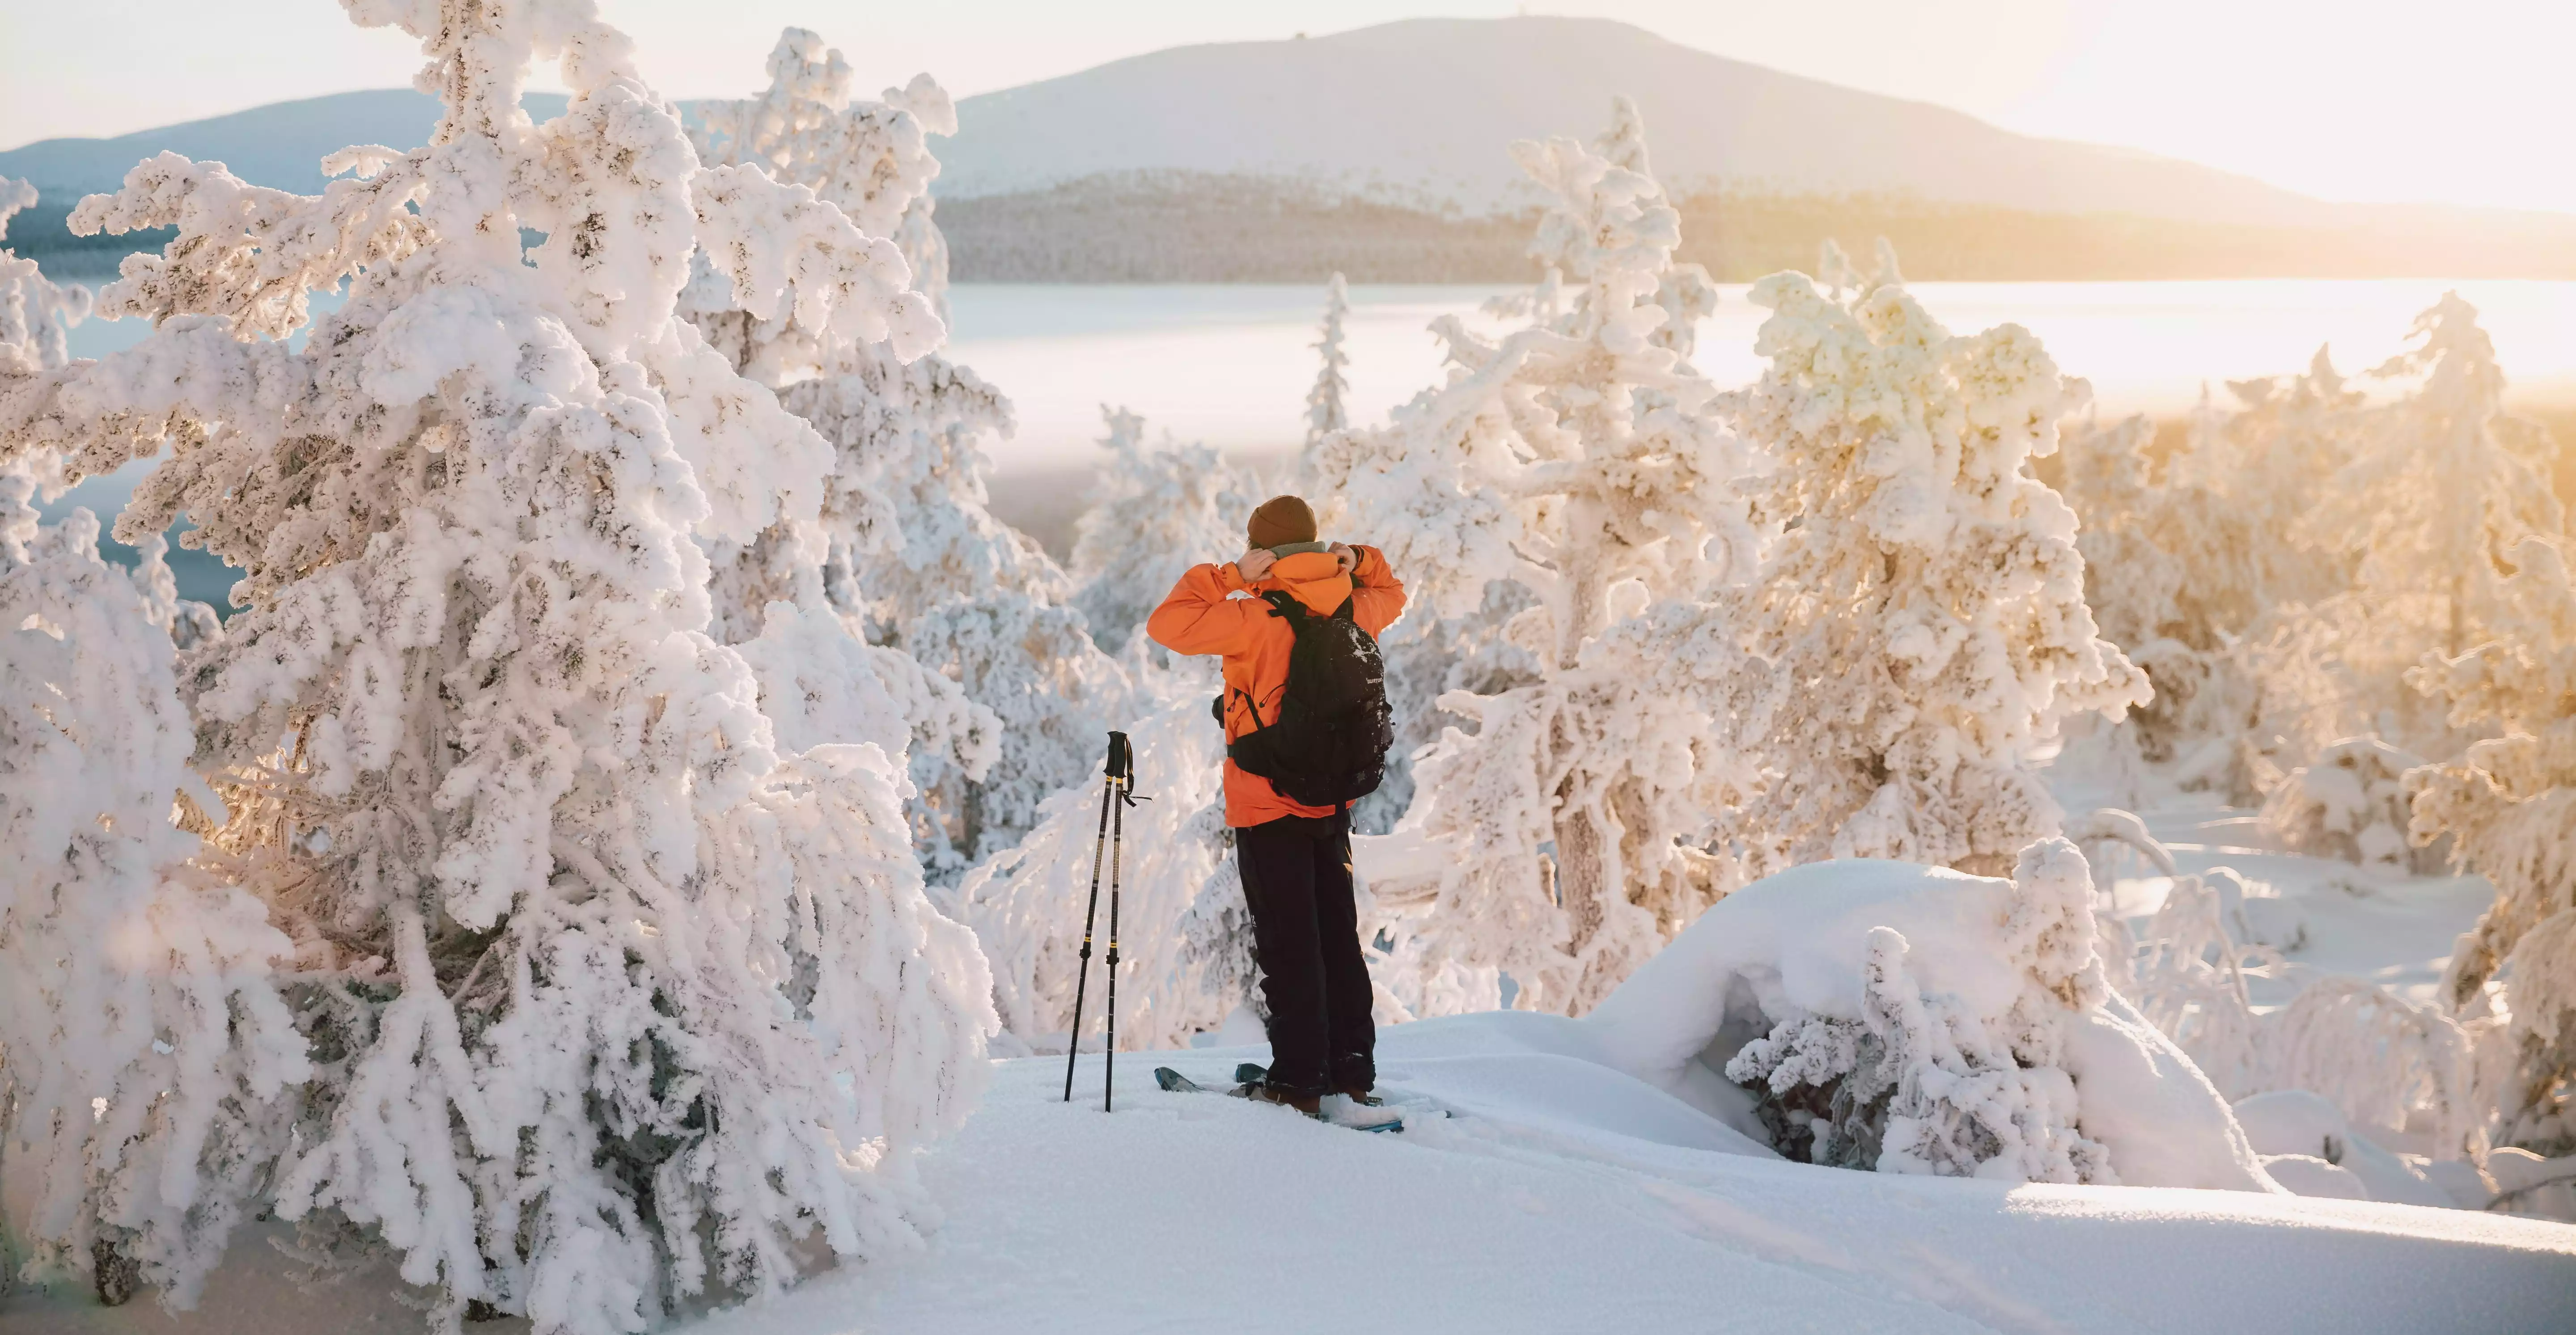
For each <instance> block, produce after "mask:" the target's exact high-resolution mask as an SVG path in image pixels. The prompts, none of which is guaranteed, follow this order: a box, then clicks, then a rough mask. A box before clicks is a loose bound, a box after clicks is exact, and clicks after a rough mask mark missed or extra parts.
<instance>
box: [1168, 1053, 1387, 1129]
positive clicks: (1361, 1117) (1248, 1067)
mask: <svg viewBox="0 0 2576 1335" xmlns="http://www.w3.org/2000/svg"><path fill="white" fill-rule="evenodd" d="M1235 1074H1236V1075H1238V1076H1242V1075H1251V1076H1253V1077H1254V1078H1253V1079H1249V1080H1241V1081H1238V1082H1237V1083H1236V1084H1235V1086H1234V1087H1233V1088H1232V1089H1210V1088H1209V1087H1207V1086H1206V1085H1202V1084H1200V1083H1199V1082H1197V1081H1195V1080H1192V1079H1190V1078H1189V1077H1188V1076H1185V1075H1183V1074H1181V1073H1180V1072H1178V1071H1175V1070H1173V1069H1172V1068H1171V1067H1168V1066H1157V1067H1155V1068H1154V1083H1155V1084H1156V1085H1158V1086H1160V1087H1161V1088H1162V1089H1163V1091H1164V1092H1165V1093H1169V1094H1224V1095H1227V1096H1228V1097H1231V1098H1238V1099H1257V1100H1260V1101H1262V1102H1265V1103H1277V1104H1279V1105H1281V1106H1282V1107H1296V1105H1295V1104H1293V1103H1290V1102H1288V1100H1287V1099H1285V1098H1283V1097H1280V1096H1279V1095H1277V1094H1276V1093H1274V1092H1272V1091H1269V1090H1268V1089H1267V1088H1266V1087H1265V1086H1264V1085H1263V1084H1262V1082H1261V1080H1260V1078H1259V1077H1261V1076H1264V1075H1267V1074H1268V1072H1267V1071H1265V1070H1264V1069H1263V1068H1261V1067H1259V1066H1256V1065H1254V1064H1253V1063H1251V1062H1245V1063H1244V1064H1243V1065H1241V1066H1239V1067H1236V1068H1235ZM1325 1097H1326V1098H1329V1099H1331V1100H1333V1101H1334V1102H1335V1103H1338V1104H1343V1105H1347V1108H1346V1109H1345V1110H1344V1111H1343V1112H1342V1113H1341V1114H1340V1115H1338V1116H1328V1115H1326V1114H1325V1113H1324V1112H1323V1111H1321V1110H1320V1109H1319V1110H1318V1111H1316V1112H1311V1113H1306V1115H1307V1116H1309V1117H1312V1118H1314V1119H1315V1120H1317V1121H1319V1122H1324V1123H1327V1124H1329V1125H1332V1126H1340V1127H1348V1128H1350V1129H1351V1130H1354V1131H1402V1130H1403V1129H1404V1117H1403V1115H1402V1114H1400V1113H1398V1112H1396V1111H1395V1110H1394V1109H1392V1108H1384V1105H1382V1104H1379V1103H1377V1101H1376V1100H1374V1099H1372V1100H1370V1101H1369V1103H1368V1104H1366V1105H1362V1104H1358V1103H1353V1102H1352V1101H1351V1099H1350V1098H1349V1096H1348V1095H1343V1094H1331V1095H1326V1096H1325ZM1380 1109H1383V1113H1382V1115H1379V1110H1380ZM1298 1111H1299V1112H1305V1109H1303V1108H1299V1109H1298Z"/></svg>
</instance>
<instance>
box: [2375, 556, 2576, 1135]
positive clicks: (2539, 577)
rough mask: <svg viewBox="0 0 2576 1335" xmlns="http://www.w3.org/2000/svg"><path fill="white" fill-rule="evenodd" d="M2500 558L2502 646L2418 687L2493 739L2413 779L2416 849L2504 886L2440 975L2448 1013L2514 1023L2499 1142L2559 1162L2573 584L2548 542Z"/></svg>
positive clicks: (2570, 901) (2439, 668) (2573, 967)
mask: <svg viewBox="0 0 2576 1335" xmlns="http://www.w3.org/2000/svg"><path fill="white" fill-rule="evenodd" d="M2504 556H2505V560H2506V562H2507V563H2508V565H2507V567H2506V568H2507V569H2508V570H2510V572H2511V573H2510V574H2499V575H2498V577H2497V582H2496V586H2495V588H2494V589H2493V593H2494V594H2495V596H2496V599H2497V601H2496V602H2494V603H2491V604H2489V605H2488V606H2489V608H2490V609H2491V610H2490V611H2489V613H2488V615H2487V616H2486V617H2485V618H2483V619H2484V620H2485V621H2486V622H2487V624H2489V625H2490V626H2492V627H2493V628H2494V630H2495V633H2496V638H2495V639H2493V640H2490V641H2488V642H2486V643H2484V644H2481V645H2479V646H2477V647H2475V648H2473V649H2471V650H2469V651H2468V652H2466V653H2464V654H2460V655H2458V656H2457V657H2452V658H2447V659H2445V658H2443V657H2441V656H2438V655H2436V656H2434V657H2433V658H2431V659H2430V660H2428V661H2427V662H2426V663H2424V664H2423V665H2422V666H2420V667H2419V668H2417V669H2416V671H2415V672H2414V674H2413V675H2412V677H2411V680H2412V681H2413V683H2414V684H2415V685H2416V686H2417V687H2418V688H2420V689H2422V690H2424V691H2426V692H2427V693H2429V694H2430V695H2432V696H2433V697H2434V698H2435V699H2437V700H2438V701H2440V702H2441V703H2442V704H2444V705H2445V706H2446V707H2447V708H2448V710H2449V721H2450V722H2451V724H2452V725H2453V726H2455V727H2459V728H2463V729H2473V730H2476V731H2481V732H2485V733H2487V734H2488V736H2487V738H2486V740H2483V741H2480V742H2477V743H2476V744H2474V745H2472V746H2470V747H2469V748H2468V751H2467V753H2466V754H2465V755H2463V756H2461V757H2460V758H2459V759H2458V760H2455V761H2451V762H2449V763H2446V764H2440V765H2434V766H2429V767H2426V768H2423V769H2418V770H2416V771H2414V772H2413V773H2411V774H2409V775H2408V776H2407V783H2408V786H2409V788H2410V789H2411V790H2412V795H2413V817H2414V820H2413V833H2414V837H2415V839H2416V840H2417V841H2418V842H2420V843H2430V842H2432V841H2433V840H2435V839H2439V838H2444V837H2448V838H2449V839H2450V840H2451V850H2452V855H2453V856H2454V857H2455V858H2456V859H2457V860H2458V861H2459V862H2460V863H2461V864H2462V865H2464V866H2466V867H2468V868H2469V869H2472V870H2474V871H2476V872H2478V873H2479V874H2481V875H2483V876H2485V877H2486V878H2487V879H2488V880H2489V881H2491V882H2493V883H2494V884H2495V887H2496V899H2495V903H2494V904H2493V905H2492V906H2490V907H2489V908H2488V909H2487V911H2486V913H2485V914H2484V916H2482V917H2480V918H2479V919H2478V924H2477V926H2476V927H2475V928H2473V929H2471V930H2470V931H2469V933H2468V934H2467V935H2465V936H2463V937H2461V938H2460V943H2459V946H2458V947H2457V948H2456V949H2455V950H2454V951H2453V952H2452V955H2451V963H2450V967H2449V969H2448V971H2447V972H2446V973H2445V975H2444V977H2443V980H2442V1000H2443V1001H2444V1002H2446V1003H2447V1004H2448V1005H2449V1006H2450V1007H2451V1009H2452V1010H2453V1011H2454V1012H2456V1013H2458V1014H2460V1015H2462V1016H2465V1017H2471V1018H2475V1017H2479V1016H2484V1015H2488V1014H2492V1013H2496V1012H2501V1013H2503V1014H2504V1015H2505V1016H2507V1017H2508V1022H2507V1024H2506V1026H2505V1030H2504V1035H2503V1039H2502V1041H2503V1042H2504V1043H2505V1044H2506V1045H2507V1046H2508V1048H2509V1049H2510V1060H2511V1061H2512V1063H2513V1067H2514V1070H2513V1075H2512V1078H2511V1080H2510V1081H2508V1082H2507V1085H2506V1087H2505V1088H2504V1089H2503V1090H2501V1091H2500V1099H2499V1107H2498V1108H2497V1126H2496V1138H2497V1140H2498V1141H2499V1142H2500V1143H2503V1144H2511V1145H2520V1146H2523V1147H2525V1148H2528V1149H2533V1150H2537V1151H2539V1152H2541V1153H2543V1154H2549V1155H2560V1154H2568V1153H2571V1152H2576V1109H2571V1103H2576V583H2571V581H2570V576H2569V571H2568V567H2567V561H2566V558H2565V555H2564V552H2563V550H2562V548H2561V547H2560V546H2559V545H2558V544H2556V543H2554V542H2550V541H2547V540H2544V539H2542V538H2538V537H2527V538H2524V539H2523V540H2522V541H2521V542H2519V543H2517V544H2515V545H2514V547H2513V548H2512V549H2511V550H2510V551H2508V552H2506V553H2505V554H2504ZM2499 980H2500V981H2501V982H2502V984H2503V986H2502V989H2501V991H2502V996H2501V997H2498V996H2495V995H2493V992H2494V989H2493V988H2492V987H2491V985H2492V984H2494V983H2496V982H2498V981H2499ZM2499 1003H2500V1004H2499Z"/></svg>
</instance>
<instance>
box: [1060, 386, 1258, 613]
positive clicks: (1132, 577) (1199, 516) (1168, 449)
mask: <svg viewBox="0 0 2576 1335" xmlns="http://www.w3.org/2000/svg"><path fill="white" fill-rule="evenodd" d="M1100 415H1101V418H1102V420H1103V421H1104V422H1105V423H1106V424H1107V426H1108V429H1109V434H1107V435H1106V436H1103V437H1102V438H1101V441H1100V447H1101V448H1102V449H1103V450H1106V451H1107V452H1108V454H1109V459H1108V462H1107V464H1106V465H1104V466H1103V467H1102V468H1101V470H1100V471H1099V473H1098V474H1096V475H1095V476H1094V479H1093V481H1092V484H1091V492H1090V494H1089V495H1088V496H1086V497H1085V498H1084V500H1083V511H1082V515H1081V517H1080V518H1078V519H1076V520H1075V521H1074V525H1073V577H1074V578H1075V579H1077V580H1080V581H1081V582H1082V583H1081V587H1080V588H1079V589H1077V590H1076V591H1075V592H1074V595H1073V605H1074V606H1075V607H1076V608H1079V609H1080V610H1081V612H1082V615H1083V616H1084V618H1085V619H1087V620H1089V621H1090V623H1091V638H1092V639H1093V641H1094V642H1096V643H1097V644H1099V646H1100V647H1101V649H1102V650H1104V651H1106V652H1108V653H1111V654H1116V653H1119V652H1122V651H1123V650H1125V649H1126V648H1127V647H1128V644H1129V641H1130V640H1132V639H1133V638H1134V636H1135V634H1136V628H1137V627H1139V626H1142V625H1144V624H1145V618H1146V617H1147V616H1148V615H1150V614H1151V613H1152V612H1153V610H1154V609H1155V608H1156V607H1158V606H1160V605H1161V604H1162V601H1163V599H1164V598H1165V597H1167V596H1169V595H1170V593H1171V591H1172V586H1173V585H1175V584H1177V583H1179V582H1180V578H1181V575H1182V574H1183V572H1185V571H1187V570H1188V569H1189V568H1190V567H1191V566H1194V565H1198V564H1201V563H1203V562H1207V561H1228V560H1232V559H1233V558H1234V554H1235V553H1237V552H1240V551H1242V550H1243V544H1244V541H1245V539H1244V523H1245V521H1246V520H1247V519H1248V518H1250V516H1251V514H1252V508H1253V507H1254V506H1256V505H1259V504H1260V503H1261V497H1260V495H1259V494H1257V488H1256V486H1255V484H1254V482H1253V479H1252V478H1251V476H1250V475H1249V474H1247V473H1245V472H1244V471H1243V470H1242V469H1239V468H1236V467H1235V466H1233V465H1232V464H1229V463H1227V462H1226V461H1225V460H1224V459H1223V458H1221V457H1220V456H1219V455H1218V454H1217V452H1216V451H1214V450H1212V449H1209V448H1208V447H1207V446H1205V445H1198V444H1192V445H1180V444H1175V443H1174V442H1173V441H1172V439H1171V437H1170V434H1169V433H1168V432H1167V433H1165V435H1164V439H1163V443H1162V444H1161V445H1159V446H1156V447H1153V448H1148V447H1147V446H1146V444H1145V419H1144V418H1142V417H1139V416H1137V415H1136V414H1135V413H1132V412H1129V411H1127V410H1126V409H1124V408H1111V407H1109V406H1108V405H1106V404H1103V405H1102V406H1101V409H1100ZM1140 647H1141V646H1140Z"/></svg>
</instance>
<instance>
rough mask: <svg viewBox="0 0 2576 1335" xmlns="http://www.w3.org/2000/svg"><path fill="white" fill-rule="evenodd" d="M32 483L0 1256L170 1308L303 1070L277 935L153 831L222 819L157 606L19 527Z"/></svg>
mask: <svg viewBox="0 0 2576 1335" xmlns="http://www.w3.org/2000/svg"><path fill="white" fill-rule="evenodd" d="M30 490H31V488H30V484H29V481H28V479H27V478H26V477H25V476H24V475H23V474H16V475H0V858H5V859H6V861H7V865H8V867H9V869H10V871H9V874H8V875H7V876H6V877H0V1241H10V1242H12V1245H9V1246H0V1253H19V1252H22V1251H23V1253H24V1254H16V1255H11V1256H10V1257H9V1259H10V1260H12V1261H13V1262H17V1263H29V1262H32V1263H33V1264H34V1265H35V1266H36V1273H42V1272H44V1271H47V1270H68V1271H71V1272H73V1273H81V1272H87V1273H88V1274H89V1275H90V1277H91V1281H92V1283H93V1284H94V1285H95V1287H96V1288H97V1290H98V1292H99V1294H100V1296H101V1297H102V1298H104V1299H106V1300H107V1301H109V1302H122V1301H124V1300H125V1299H126V1298H128V1297H130V1296H131V1295H132V1294H133V1292H134V1290H135V1288H136V1286H137V1284H138V1282H142V1283H149V1284H151V1285H153V1286H155V1287H158V1288H160V1289H161V1290H162V1292H163V1294H164V1296H165V1299H166V1300H167V1301H169V1302H170V1303H171V1304H172V1305H173V1306H178V1307H185V1306H188V1305H191V1304H192V1303H193V1302H194V1300H195V1297H196V1292H197V1288H198V1285H199V1283H200V1282H201V1281H202V1280H203V1278H204V1276H205V1274H206V1272H207V1270H208V1269H210V1268H211V1267H212V1266H213V1265H214V1263H215V1262H216V1260H217V1259H218V1258H219V1257H220V1256H221V1255H222V1252H223V1245H224V1239H225V1236H226V1234H227V1233H228V1232H229V1231H230V1230H231V1228H232V1226H233V1224H234V1223H235V1222H236V1221H238V1220H239V1219H240V1218H241V1217H242V1215H243V1214H244V1213H245V1211H248V1210H254V1209H257V1208H258V1205H259V1202H258V1201H257V1199H256V1197H257V1195H258V1190H259V1187H260V1185H261V1182H262V1179H263V1176H264V1172H265V1170H266V1168H267V1165H268V1163H269V1160H270V1156H271V1154H272V1153H273V1146H274V1143H275V1141H276V1139H277V1137H278V1135H279V1134H280V1133H281V1132H282V1131H283V1130H284V1128H285V1125H286V1119H285V1115H284V1111H283V1109H282V1108H281V1107H280V1106H279V1105H278V1103H277V1097H278V1095H279V1093H280V1092H281V1091H282V1090H283V1089H284V1088H285V1087H286V1086H288V1085H290V1084H293V1083H296V1082H299V1081H302V1080H304V1079H305V1078H306V1077H307V1076H308V1075H309V1074H310V1073H311V1066H310V1065H309V1063H308V1062H307V1060H306V1054H305V1039H304V1036H303V1035H301V1034H299V1033H297V1032H296V1027H295V1024H294V1023H293V1020H292V1018H291V1017H290V1016H289V1014H288V1012H287V1007H286V1004H285V1002H284V1001H283V1000H281V998H280V997H279V995H278V991H277V988H276V985H275V982H274V981H273V979H272V977H271V975H270V967H271V965H272V963H274V962H275V961H277V960H278V959H279V958H280V957H282V956H284V955H285V954H286V953H287V951H288V942H287V939H286V937H285V936H283V935H282V934H280V933H279V932H278V931H277V930H276V929H275V928H273V927H271V926H270V925H269V924H268V921H267V917H266V914H265V913H264V911H263V908H262V905H261V904H260V903H259V901H258V900H256V899H254V898H252V897H251V896H250V895H248V894H245V893H243V892H242V891H241V890H239V889H238V888H235V887H233V886H230V885H227V884H225V883H224V882H223V880H222V879H221V878H220V877H219V876H217V875H216V874H215V872H214V869H212V868H209V867H205V866H199V865H192V864H191V863H190V861H189V859H190V858H192V857H193V856H195V855H196V854H197V852H198V851H199V850H198V839H197V836H196V835H194V834H191V833H184V832H182V831H181V830H179V829H178V828H176V827H175V826H174V825H173V823H172V817H173V810H172V808H173V803H174V801H176V800H179V795H180V794H182V793H184V794H186V795H187V796H186V801H187V806H186V807H185V808H184V809H186V810H188V811H189V812H190V813H191V816H192V819H193V820H194V821H195V822H196V823H198V824H199V826H200V828H202V826H203V820H204V816H203V813H206V812H212V813H216V814H217V815H220V814H221V813H222V812H223V806H222V804H221V803H219V802H218V801H217V800H216V799H215V797H214V794H213V793H212V791H211V790H209V789H208V788H207V787H206V785H205V784H204V783H203V782H202V781H201V780H199V779H198V777H197V775H196V774H195V773H194V772H192V771H191V770H190V769H189V768H188V766H187V758H188V749H189V744H190V729H189V726H188V717H187V713H186V711H185V710H183V709H182V708H181V707H180V704H179V697H178V694H177V691H176V689H175V688H174V685H173V680H172V677H171V657H172V651H171V645H170V638H169V635H168V634H167V633H166V631H165V630H164V629H163V628H162V626H160V625H156V624H154V615H155V609H154V608H152V607H151V606H150V604H149V602H148V600H147V598H146V596H145V595H144V593H143V592H142V591H141V590H140V589H138V587H137V586H136V582H135V581H133V580H131V579H129V578H128V576H127V574H126V572H124V571H122V570H119V569H117V568H116V567H114V566H111V565H108V564H106V563H105V562H103V561H101V560H100V559H99V556H98V552H97V537H98V522H97V521H96V520H95V519H94V518H92V517H91V515H90V513H89V511H87V510H74V511H72V513H71V514H70V515H69V516H68V517H66V518H65V519H64V520H63V522H62V523H60V524H58V525H56V526H54V527H53V528H50V529H42V530H40V529H39V528H38V527H37V525H36V522H35V512H34V510H33V509H32V508H30V507H29V506H28V504H27V500H28V496H29V493H30ZM165 573H166V572H165ZM164 615H165V616H166V612H165V613H164Z"/></svg>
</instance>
